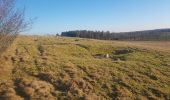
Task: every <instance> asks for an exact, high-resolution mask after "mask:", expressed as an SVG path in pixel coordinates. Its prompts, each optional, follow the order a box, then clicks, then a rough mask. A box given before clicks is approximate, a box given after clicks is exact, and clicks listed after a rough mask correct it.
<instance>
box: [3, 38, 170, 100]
mask: <svg viewBox="0 0 170 100" xmlns="http://www.w3.org/2000/svg"><path fill="white" fill-rule="evenodd" d="M159 43H160V44H161V42H158V43H154V42H153V43H150V42H112V41H100V40H89V39H79V38H56V37H19V38H17V40H16V41H15V43H14V44H13V47H11V48H9V50H8V51H7V52H6V54H4V56H3V57H2V58H4V59H5V61H2V60H1V62H4V63H6V64H7V65H8V66H9V68H8V67H7V68H5V67H4V66H6V65H4V64H3V63H1V64H0V65H1V67H0V68H3V69H5V70H6V72H5V71H2V70H1V71H2V72H3V74H1V77H0V79H1V81H2V82H1V84H0V99H6V100H18V99H31V100H46V99H49V100H53V99H54V100H56V99H59V100H62V99H68V100H70V99H78V100H79V99H85V100H105V99H107V100H111V99H116V100H122V99H127V100H133V99H139V100H147V99H155V100H157V99H162V100H163V99H167V100H168V99H170V77H169V76H170V73H169V72H170V55H169V54H168V53H167V52H162V51H159V49H157V47H159V45H158V44H159ZM162 44H164V43H162ZM147 45H148V46H147ZM155 45H156V46H155ZM160 46H162V45H160ZM165 48H166V47H165ZM167 48H168V46H167ZM147 49H149V50H147ZM150 49H155V50H157V51H155V50H150ZM165 50H166V51H167V50H168V49H165ZM106 54H109V57H108V58H107V57H106ZM2 65H4V66H2ZM4 76H6V77H5V78H4ZM4 80H7V82H6V81H4Z"/></svg>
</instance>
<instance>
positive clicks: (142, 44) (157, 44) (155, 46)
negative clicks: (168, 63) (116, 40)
mask: <svg viewBox="0 0 170 100" xmlns="http://www.w3.org/2000/svg"><path fill="white" fill-rule="evenodd" d="M120 44H124V45H127V46H134V47H139V48H145V49H152V50H157V51H166V52H170V41H125V42H120Z"/></svg>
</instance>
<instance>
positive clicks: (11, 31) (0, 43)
mask: <svg viewBox="0 0 170 100" xmlns="http://www.w3.org/2000/svg"><path fill="white" fill-rule="evenodd" d="M15 4H16V0H0V54H1V53H2V52H3V51H4V50H5V49H6V48H7V47H8V46H9V45H10V44H11V43H12V42H13V40H14V39H15V38H16V36H17V34H18V33H19V32H21V31H23V30H25V29H26V28H27V26H28V23H26V22H25V20H24V9H20V10H18V9H16V7H15Z"/></svg>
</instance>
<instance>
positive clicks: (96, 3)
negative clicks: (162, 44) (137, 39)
mask: <svg viewBox="0 0 170 100" xmlns="http://www.w3.org/2000/svg"><path fill="white" fill-rule="evenodd" d="M16 7H17V8H23V7H25V16H26V19H27V20H28V19H30V18H32V19H34V18H36V20H34V23H33V25H32V28H31V29H30V30H29V31H27V32H26V33H28V34H56V33H60V32H63V31H69V30H99V31H111V32H125V31H137V30H149V29H160V28H170V0H18V1H17V5H16Z"/></svg>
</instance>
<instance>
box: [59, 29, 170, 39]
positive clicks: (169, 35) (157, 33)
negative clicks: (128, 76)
mask: <svg viewBox="0 0 170 100" xmlns="http://www.w3.org/2000/svg"><path fill="white" fill-rule="evenodd" d="M61 36H66V37H80V38H92V39H101V40H132V41H149V40H156V41H157V40H158V41H159V40H160V41H161V40H163V41H167V40H170V29H155V30H145V31H134V32H119V33H118V32H109V31H106V32H104V31H88V30H76V31H67V32H62V34H61Z"/></svg>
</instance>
